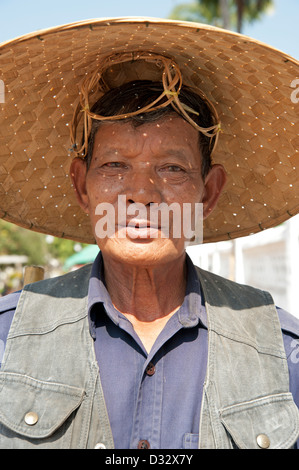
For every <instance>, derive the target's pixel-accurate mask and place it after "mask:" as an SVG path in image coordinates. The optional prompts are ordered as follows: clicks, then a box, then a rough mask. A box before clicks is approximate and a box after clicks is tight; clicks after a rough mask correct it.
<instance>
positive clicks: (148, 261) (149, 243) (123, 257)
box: [98, 238, 185, 267]
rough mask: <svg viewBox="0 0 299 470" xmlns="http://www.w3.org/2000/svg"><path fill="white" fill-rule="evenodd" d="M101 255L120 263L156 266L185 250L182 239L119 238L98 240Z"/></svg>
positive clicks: (178, 256) (170, 260)
mask: <svg viewBox="0 0 299 470" xmlns="http://www.w3.org/2000/svg"><path fill="white" fill-rule="evenodd" d="M98 246H99V248H100V250H101V252H102V254H103V257H104V258H105V257H106V258H107V257H109V258H113V260H114V261H117V262H119V263H122V264H128V265H134V266H136V267H137V266H157V265H161V264H164V263H168V262H173V261H175V260H176V259H179V258H180V257H181V256H182V255H183V254H184V251H185V248H184V240H180V239H176V240H175V241H174V240H171V239H168V238H163V239H134V240H131V239H128V238H125V239H119V238H108V239H101V240H98Z"/></svg>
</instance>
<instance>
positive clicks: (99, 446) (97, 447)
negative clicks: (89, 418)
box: [94, 442, 106, 449]
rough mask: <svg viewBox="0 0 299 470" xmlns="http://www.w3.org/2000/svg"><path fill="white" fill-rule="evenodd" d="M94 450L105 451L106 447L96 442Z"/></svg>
mask: <svg viewBox="0 0 299 470" xmlns="http://www.w3.org/2000/svg"><path fill="white" fill-rule="evenodd" d="M94 448H95V449H106V446H105V444H103V443H102V442H98V443H97V444H96V445H95V446H94Z"/></svg>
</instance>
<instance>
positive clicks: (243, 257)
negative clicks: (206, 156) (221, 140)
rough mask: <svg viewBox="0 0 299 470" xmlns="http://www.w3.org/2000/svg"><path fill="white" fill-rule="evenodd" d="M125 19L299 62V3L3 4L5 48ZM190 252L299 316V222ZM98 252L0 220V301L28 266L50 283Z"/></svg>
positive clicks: (30, 0)
mask: <svg viewBox="0 0 299 470" xmlns="http://www.w3.org/2000/svg"><path fill="white" fill-rule="evenodd" d="M119 16H148V17H159V18H171V19H180V20H187V21H197V22H202V23H207V24H211V25H214V26H218V27H223V28H226V29H230V30H232V31H237V32H241V33H242V34H245V35H247V36H250V37H253V38H255V39H257V40H259V41H262V42H265V43H267V44H269V45H271V46H273V47H275V48H277V49H280V50H282V51H284V52H286V53H287V54H289V55H291V56H293V57H295V58H296V59H298V56H299V23H298V20H299V0H195V1H188V0H186V1H184V0H150V1H148V2H144V1H140V0H125V1H123V0H109V1H108V2H107V0H98V1H96V0H84V2H79V1H74V0H73V1H70V0H65V1H64V0H59V1H58V0H52V1H51V2H40V1H37V0H27V1H26V2H23V1H21V0H0V19H1V28H0V42H4V41H7V40H9V39H13V38H15V37H18V36H21V35H23V34H27V33H30V32H33V31H36V30H39V29H44V28H48V27H52V26H57V25H61V24H65V23H70V22H74V21H81V20H84V19H89V18H103V17H119ZM0 78H1V77H0ZM296 78H299V77H294V79H296ZM298 106H299V105H298ZM187 251H188V253H189V255H190V256H191V258H192V259H193V261H194V263H195V264H197V265H198V266H201V267H202V268H204V269H208V270H210V271H213V272H215V273H216V274H219V275H221V276H224V277H226V278H229V279H232V280H236V281H237V282H241V283H245V284H250V285H252V286H255V287H258V288H260V289H265V290H268V291H269V292H270V293H271V294H272V296H273V298H274V301H275V303H276V305H278V306H280V307H282V308H284V309H286V310H288V311H289V312H291V313H292V314H293V315H295V316H297V317H299V308H298V306H297V305H298V288H299V215H297V216H295V217H293V218H292V219H290V220H289V221H288V222H285V223H283V224H281V225H279V226H278V227H276V228H272V229H268V230H266V231H264V232H261V233H258V234H256V235H251V236H249V237H244V238H240V239H238V240H234V241H226V242H220V243H214V244H206V245H201V246H196V247H190V248H188V249H187ZM97 253H98V248H97V247H95V246H88V245H84V244H80V243H76V242H72V241H70V240H64V239H59V238H55V237H52V236H46V235H42V234H38V233H35V232H30V231H28V230H26V229H23V228H20V227H17V226H15V225H12V224H9V223H8V222H5V221H3V220H0V295H6V294H7V293H9V292H12V291H15V290H18V289H20V288H21V287H22V285H23V276H24V267H25V266H27V265H41V266H43V267H44V268H45V277H52V276H56V275H59V274H61V273H63V272H67V271H69V270H72V269H76V268H78V267H79V266H81V265H83V264H85V263H88V262H92V261H93V260H94V258H95V257H96V255H97Z"/></svg>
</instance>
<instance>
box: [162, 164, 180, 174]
mask: <svg viewBox="0 0 299 470" xmlns="http://www.w3.org/2000/svg"><path fill="white" fill-rule="evenodd" d="M160 171H162V172H170V173H172V172H175V173H179V172H184V171H185V170H184V168H182V167H180V166H178V165H165V166H163V167H162V168H161V170H160Z"/></svg>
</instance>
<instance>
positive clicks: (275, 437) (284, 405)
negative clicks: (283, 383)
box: [221, 393, 299, 449]
mask: <svg viewBox="0 0 299 470" xmlns="http://www.w3.org/2000/svg"><path fill="white" fill-rule="evenodd" d="M221 421H222V423H223V424H224V426H225V428H226V430H227V431H228V433H229V434H230V435H231V437H232V439H233V441H234V442H235V444H236V445H237V446H238V447H239V448H240V449H259V448H261V447H262V448H269V449H287V448H290V447H291V446H292V445H294V443H295V441H296V439H297V438H298V434H299V412H298V408H297V406H296V405H295V403H294V401H293V397H292V394H291V393H281V394H278V395H271V396H267V397H263V398H258V399H256V400H252V401H250V402H245V403H240V404H238V405H233V406H230V407H227V408H224V409H223V410H222V411H221ZM258 442H259V443H260V444H261V443H262V446H261V445H259V444H258ZM268 444H269V445H268Z"/></svg>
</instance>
